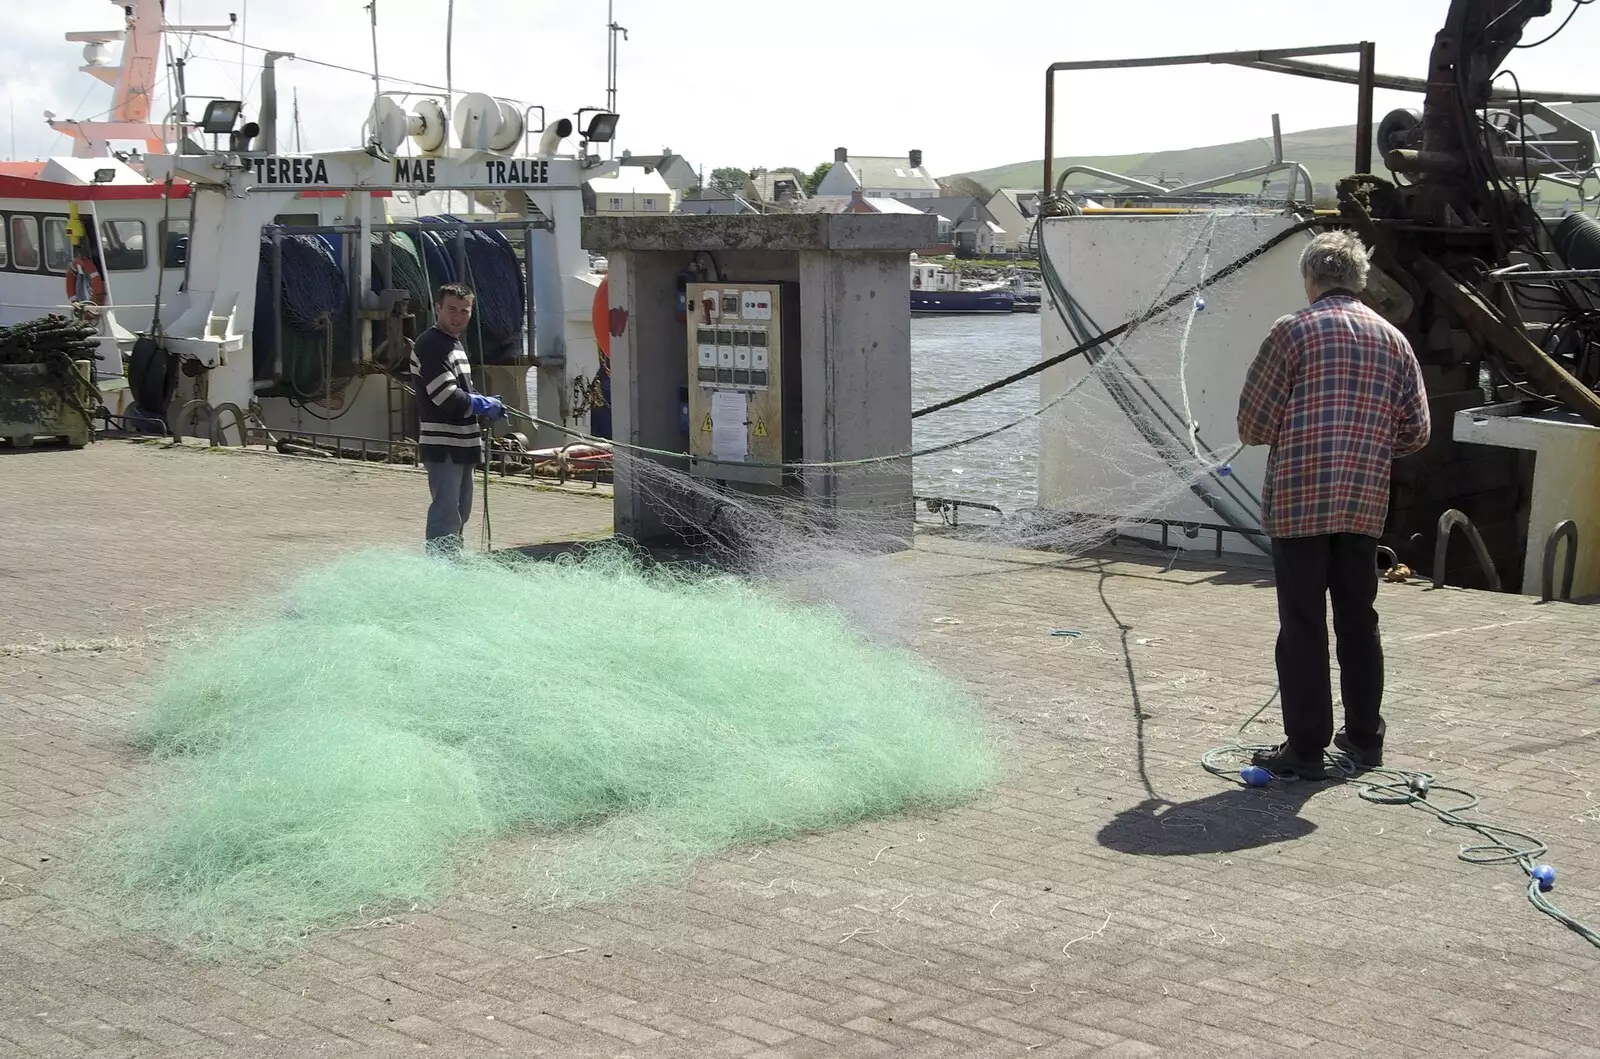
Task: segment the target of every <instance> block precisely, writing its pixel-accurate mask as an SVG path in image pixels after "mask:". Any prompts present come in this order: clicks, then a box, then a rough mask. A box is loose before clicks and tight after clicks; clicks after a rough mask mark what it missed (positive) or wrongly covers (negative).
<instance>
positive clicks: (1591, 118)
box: [953, 104, 1600, 201]
mask: <svg viewBox="0 0 1600 1059" xmlns="http://www.w3.org/2000/svg"><path fill="white" fill-rule="evenodd" d="M1555 109H1556V110H1557V111H1565V112H1567V113H1568V114H1569V115H1570V116H1572V117H1574V118H1577V119H1578V120H1580V121H1582V122H1584V123H1585V124H1586V125H1588V126H1589V127H1591V128H1600V105H1597V104H1590V105H1587V106H1561V107H1556V108H1555ZM1378 119H1379V120H1381V119H1382V115H1378ZM1355 135H1356V130H1355V126H1354V125H1341V126H1337V127H1335V128H1327V129H1307V130H1304V131H1301V132H1286V133H1284V134H1283V157H1284V158H1285V159H1286V160H1288V161H1291V162H1300V163H1301V164H1303V165H1304V166H1305V167H1306V169H1307V170H1309V171H1310V173H1311V179H1312V181H1313V182H1314V183H1315V184H1316V185H1317V193H1318V194H1319V195H1327V196H1331V195H1332V194H1333V187H1334V184H1335V183H1337V182H1338V181H1339V180H1341V179H1343V178H1344V177H1347V176H1349V175H1350V174H1351V172H1352V171H1353V170H1354V166H1355ZM1271 160H1272V138H1271V137H1270V136H1262V137H1259V138H1257V139H1252V140H1240V141H1239V142H1237V143H1223V144H1215V145H1212V146H1209V147H1191V148H1187V149H1184V150H1173V151H1153V152H1151V153H1148V154H1123V155H1094V156H1088V157H1078V158H1057V159H1056V163H1055V164H1056V172H1057V173H1059V172H1061V170H1062V169H1063V168H1065V167H1066V166H1068V165H1091V166H1095V167H1096V168H1099V169H1105V170H1109V171H1110V172H1113V173H1121V174H1123V175H1125V176H1131V177H1137V178H1139V179H1141V180H1165V181H1166V182H1168V183H1184V182H1187V181H1193V180H1203V179H1205V178H1206V177H1210V176H1220V175H1222V174H1224V173H1227V172H1231V171H1236V170H1241V169H1248V168H1250V167H1251V166H1257V165H1264V164H1266V163H1267V162H1269V161H1271ZM1374 167H1375V168H1377V170H1378V172H1379V173H1380V174H1382V173H1384V172H1385V170H1384V168H1383V163H1382V161H1381V159H1379V158H1378V156H1377V155H1376V154H1375V155H1374ZM953 176H963V177H968V178H970V179H972V180H975V181H977V182H978V183H979V184H982V185H983V186H984V187H986V188H990V189H995V188H1038V187H1039V185H1040V183H1041V182H1042V181H1043V179H1044V164H1043V163H1042V162H1039V161H1033V162H1017V163H1014V164H1012V165H1003V166H996V167H995V168H993V169H980V170H977V171H976V172H971V173H958V174H953ZM1282 179H1283V178H1282V177H1281V176H1279V177H1276V178H1275V179H1274V185H1275V186H1277V187H1282ZM1070 186H1072V187H1080V188H1081V187H1103V186H1106V181H1104V180H1102V179H1101V178H1099V177H1093V176H1088V175H1085V174H1081V173H1080V174H1075V175H1074V176H1073V177H1072V179H1071V181H1070ZM1260 186H1261V181H1260V178H1259V177H1257V178H1254V179H1252V180H1247V181H1243V182H1241V183H1239V184H1235V185H1230V186H1229V187H1228V188H1227V189H1226V190H1229V191H1241V190H1254V189H1258V188H1259V187H1260ZM1543 187H1544V195H1545V197H1546V198H1547V199H1551V200H1555V201H1560V200H1561V199H1562V198H1563V197H1564V195H1566V194H1571V193H1570V192H1566V190H1565V189H1563V188H1560V187H1558V186H1555V185H1550V184H1546V185H1544V186H1543Z"/></svg>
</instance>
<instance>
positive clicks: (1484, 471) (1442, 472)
mask: <svg viewBox="0 0 1600 1059" xmlns="http://www.w3.org/2000/svg"><path fill="white" fill-rule="evenodd" d="M1590 2H1592V0H1579V2H1576V3H1574V4H1573V7H1572V9H1571V11H1570V12H1568V14H1567V18H1566V20H1565V21H1563V22H1562V23H1561V29H1565V28H1566V26H1567V24H1568V23H1569V22H1572V21H1574V19H1575V18H1576V19H1581V18H1582V17H1583V15H1584V13H1583V12H1580V10H1579V9H1580V8H1582V7H1585V6H1588V5H1589V3H1590ZM1552 3H1553V0H1454V2H1453V3H1452V4H1451V5H1450V10H1449V13H1448V15H1447V16H1446V20H1445V24H1444V26H1443V28H1442V29H1441V30H1440V32H1439V33H1438V35H1437V36H1436V38H1435V41H1434V47H1433V52H1432V56H1431V59H1430V65H1429V70H1428V76H1427V79H1426V81H1425V82H1424V85H1425V96H1424V105H1423V109H1422V111H1421V112H1420V113H1418V112H1416V111H1395V112H1392V113H1390V114H1389V115H1388V116H1386V117H1385V118H1384V119H1383V120H1382V121H1381V122H1380V123H1379V126H1378V131H1377V136H1376V140H1377V147H1378V149H1379V151H1380V152H1381V157H1382V160H1383V163H1384V165H1385V166H1386V167H1387V168H1388V170H1389V172H1390V178H1383V177H1378V176H1375V175H1372V174H1365V173H1358V174H1357V175H1355V176H1353V177H1351V178H1349V179H1347V180H1344V181H1342V182H1341V183H1340V185H1339V199H1340V203H1339V206H1340V212H1341V214H1342V215H1343V217H1344V218H1345V219H1346V220H1347V221H1348V222H1349V223H1350V224H1351V225H1352V226H1354V227H1355V228H1356V229H1357V230H1358V231H1360V232H1361V233H1362V234H1363V236H1364V238H1365V239H1366V241H1367V242H1368V244H1369V245H1371V246H1372V247H1373V248H1374V266H1375V270H1376V271H1378V272H1380V273H1381V275H1382V277H1383V279H1384V280H1385V281H1387V283H1388V284H1389V285H1390V286H1392V287H1398V288H1400V289H1402V290H1403V291H1404V297H1401V298H1398V299H1389V300H1388V301H1387V304H1385V306H1384V307H1383V309H1384V311H1385V314H1386V315H1387V316H1388V317H1389V318H1390V319H1391V321H1392V322H1394V323H1395V324H1396V325H1397V326H1399V327H1400V328H1401V329H1402V330H1404V331H1405V332H1406V334H1407V337H1408V338H1409V339H1410V340H1411V343H1412V346H1413V348H1414V349H1415V350H1416V352H1417V355H1418V358H1419V359H1420V360H1421V362H1422V364H1423V368H1424V374H1425V376H1426V380H1427V386H1428V395H1429V400H1430V405H1431V408H1432V410H1433V418H1434V424H1435V428H1434V435H1435V440H1434V442H1433V443H1432V444H1430V445H1429V447H1428V448H1427V449H1425V450H1424V451H1423V452H1421V453H1418V454H1417V455H1415V456H1412V457H1408V458H1406V459H1403V460H1400V461H1398V462H1397V464H1396V467H1395V479H1394V495H1393V497H1392V502H1391V518H1390V532H1389V533H1388V534H1387V535H1386V537H1385V541H1384V543H1385V544H1388V545H1390V546H1391V547H1393V548H1394V549H1395V550H1396V551H1397V552H1399V553H1400V554H1401V555H1402V556H1403V557H1404V558H1405V559H1406V561H1407V562H1409V563H1410V564H1411V565H1412V566H1416V567H1419V568H1425V567H1429V566H1430V565H1431V564H1430V562H1429V556H1430V555H1432V554H1433V553H1434V549H1435V544H1436V543H1437V538H1438V536H1439V535H1440V533H1441V531H1440V529H1439V516H1440V512H1441V511H1451V512H1454V513H1457V514H1460V515H1462V516H1463V517H1464V518H1466V519H1468V520H1470V524H1471V525H1473V526H1475V527H1476V530H1477V532H1478V533H1479V534H1481V537H1482V541H1483V545H1484V548H1486V549H1487V552H1488V554H1489V555H1490V556H1491V557H1492V558H1493V565H1494V566H1495V567H1497V568H1498V570H1499V572H1500V573H1501V574H1502V575H1512V576H1514V575H1515V574H1516V572H1517V571H1519V570H1520V569H1521V568H1522V566H1523V558H1524V555H1525V553H1526V549H1527V548H1528V547H1529V546H1530V542H1529V541H1528V540H1527V539H1526V537H1527V524H1526V504H1527V502H1528V495H1529V492H1530V489H1531V480H1532V473H1533V458H1532V456H1531V455H1530V454H1528V453H1521V452H1518V451H1515V450H1508V449H1489V448H1485V447H1483V446H1478V445H1464V444H1459V443H1457V442H1455V441H1453V440H1452V439H1451V437H1450V430H1451V421H1452V419H1453V417H1454V415H1455V413H1456V412H1458V411H1460V410H1462V409H1465V408H1471V407H1476V406H1482V405H1486V404H1495V403H1501V402H1514V401H1521V402H1524V403H1525V406H1526V409H1527V410H1528V411H1542V410H1547V409H1551V408H1556V407H1561V408H1565V409H1569V410H1570V411H1572V412H1573V413H1576V414H1577V415H1578V416H1581V417H1582V418H1583V419H1584V420H1586V421H1587V422H1589V423H1591V424H1593V425H1595V426H1600V397H1597V396H1596V392H1595V387H1596V384H1597V383H1600V282H1597V279H1600V271H1597V266H1600V260H1591V259H1592V258H1600V224H1597V223H1595V222H1594V221H1592V220H1591V219H1590V218H1587V217H1584V216H1582V215H1581V213H1580V214H1577V215H1575V216H1573V217H1568V218H1566V219H1565V220H1563V221H1562V222H1561V223H1560V225H1559V226H1558V225H1556V224H1554V223H1551V222H1550V221H1548V220H1547V219H1545V218H1543V217H1541V216H1540V214H1539V213H1538V212H1537V209H1536V206H1535V185H1536V184H1537V183H1538V182H1540V181H1541V180H1544V181H1553V182H1555V183H1557V184H1564V185H1566V186H1568V187H1577V188H1578V189H1579V195H1580V199H1581V198H1582V195H1583V187H1584V185H1585V182H1586V180H1587V179H1590V178H1591V177H1592V175H1593V174H1594V172H1595V168H1594V167H1595V163H1596V156H1597V154H1600V152H1597V150H1596V144H1595V135H1594V133H1593V132H1592V131H1591V130H1588V129H1585V128H1583V127H1581V126H1580V125H1579V124H1578V123H1577V122H1574V121H1572V120H1570V119H1569V118H1567V117H1565V116H1563V115H1562V114H1560V113H1559V112H1557V111H1555V110H1552V109H1551V108H1550V106H1549V105H1548V103H1549V102H1550V101H1556V100H1568V101H1581V100H1589V99H1594V98H1596V97H1594V96H1583V95H1577V94H1572V93H1566V94H1558V93H1540V92H1526V93H1524V91H1523V89H1522V87H1521V84H1520V81H1519V80H1518V78H1517V77H1516V74H1515V71H1513V70H1509V69H1507V70H1502V69H1501V67H1502V64H1503V63H1504V62H1505V61H1506V60H1507V58H1508V57H1509V56H1510V55H1512V54H1513V51H1514V49H1516V48H1519V47H1522V48H1527V47H1533V46H1537V45H1538V44H1540V43H1543V42H1544V41H1543V40H1540V41H1534V42H1532V43H1531V44H1524V43H1523V41H1522V36H1523V32H1524V30H1525V28H1526V26H1527V23H1528V22H1529V21H1530V20H1531V19H1533V18H1537V17H1541V16H1544V15H1549V14H1550V13H1551V9H1552ZM1559 32H1560V29H1558V30H1557V33H1559ZM1554 35H1555V34H1550V35H1549V36H1546V37H1545V38H1544V40H1548V39H1551V37H1553V36H1554ZM1390 80H1397V79H1390ZM1502 80H1504V81H1507V82H1508V83H1509V87H1505V86H1501V85H1500V84H1499V82H1501V81H1502ZM1591 229H1592V230H1591ZM1581 266H1587V267H1581ZM1444 532H1448V531H1444ZM1540 545H1541V542H1531V546H1533V547H1539V546H1540ZM1478 550H1479V549H1475V550H1474V551H1475V552H1476V551H1478ZM1454 559H1455V561H1454V563H1453V564H1452V565H1451V566H1450V568H1449V570H1448V576H1449V578H1450V580H1451V583H1455V584H1464V585H1469V586H1472V587H1484V588H1488V587H1491V586H1495V582H1496V580H1497V578H1496V576H1495V571H1494V570H1492V569H1486V568H1485V564H1484V563H1483V562H1482V561H1481V557H1480V556H1478V555H1476V554H1474V553H1469V552H1467V551H1466V550H1465V549H1462V550H1459V551H1457V552H1456V553H1455V555H1454ZM1443 573H1444V572H1443V571H1441V574H1443ZM1495 587H1498V586H1495ZM1508 587H1515V586H1508ZM1522 590H1523V591H1528V590H1529V586H1522Z"/></svg>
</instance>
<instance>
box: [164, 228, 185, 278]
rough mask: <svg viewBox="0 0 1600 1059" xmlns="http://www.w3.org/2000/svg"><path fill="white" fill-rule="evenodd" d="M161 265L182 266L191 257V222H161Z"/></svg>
mask: <svg viewBox="0 0 1600 1059" xmlns="http://www.w3.org/2000/svg"><path fill="white" fill-rule="evenodd" d="M161 248H162V249H161V267H162V268H182V267H183V265H184V262H186V261H187V260H188V259H189V222H188V221H187V220H176V221H162V222H161Z"/></svg>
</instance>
